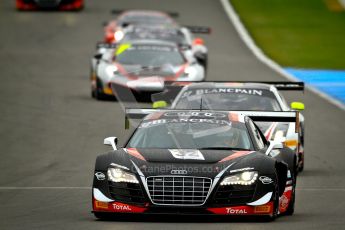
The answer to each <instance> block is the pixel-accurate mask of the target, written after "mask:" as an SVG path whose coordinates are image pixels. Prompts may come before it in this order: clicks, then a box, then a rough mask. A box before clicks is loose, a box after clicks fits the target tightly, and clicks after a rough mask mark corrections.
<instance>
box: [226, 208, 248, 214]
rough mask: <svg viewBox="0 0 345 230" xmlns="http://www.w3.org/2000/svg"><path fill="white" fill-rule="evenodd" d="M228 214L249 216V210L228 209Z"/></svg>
mask: <svg viewBox="0 0 345 230" xmlns="http://www.w3.org/2000/svg"><path fill="white" fill-rule="evenodd" d="M226 213H228V214H248V212H247V210H246V209H244V208H226Z"/></svg>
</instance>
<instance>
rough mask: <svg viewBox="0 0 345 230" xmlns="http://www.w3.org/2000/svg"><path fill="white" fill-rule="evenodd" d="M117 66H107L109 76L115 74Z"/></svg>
mask: <svg viewBox="0 0 345 230" xmlns="http://www.w3.org/2000/svg"><path fill="white" fill-rule="evenodd" d="M117 70H118V69H117V67H116V66H114V65H109V66H107V67H106V68H105V71H106V72H107V74H108V75H109V76H114V74H115V73H116V72H117Z"/></svg>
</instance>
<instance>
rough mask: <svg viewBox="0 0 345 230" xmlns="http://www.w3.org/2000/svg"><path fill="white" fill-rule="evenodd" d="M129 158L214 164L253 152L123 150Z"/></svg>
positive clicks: (153, 161) (160, 161) (148, 160)
mask: <svg viewBox="0 0 345 230" xmlns="http://www.w3.org/2000/svg"><path fill="white" fill-rule="evenodd" d="M124 151H125V152H127V154H128V155H129V156H130V157H131V158H133V157H134V158H137V159H140V160H143V161H146V162H149V163H197V164H214V163H221V162H225V161H229V160H232V159H235V158H238V157H241V156H245V155H248V154H250V153H252V152H253V151H231V150H197V149H136V148H128V149H124Z"/></svg>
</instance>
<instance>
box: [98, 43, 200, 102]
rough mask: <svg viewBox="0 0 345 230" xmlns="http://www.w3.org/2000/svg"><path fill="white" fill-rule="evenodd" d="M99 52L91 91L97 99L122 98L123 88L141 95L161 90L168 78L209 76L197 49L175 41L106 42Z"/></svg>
mask: <svg viewBox="0 0 345 230" xmlns="http://www.w3.org/2000/svg"><path fill="white" fill-rule="evenodd" d="M102 47H103V48H102ZM98 52H99V53H98V54H96V55H95V56H94V58H93V59H92V61H91V91H92V96H93V97H94V98H96V99H103V98H104V97H106V96H115V97H117V98H121V96H122V95H119V92H120V91H121V92H122V89H125V90H127V92H129V91H130V92H131V93H134V94H139V95H142V94H148V93H149V94H150V93H154V92H160V91H162V90H163V89H164V84H165V81H203V80H204V79H205V68H204V66H203V65H201V64H200V63H199V62H198V61H197V59H196V57H195V56H194V55H193V52H192V51H191V50H190V49H183V48H181V47H179V46H178V45H176V44H175V43H172V42H167V41H160V40H137V41H128V42H124V43H120V44H105V43H103V44H99V46H98Z"/></svg>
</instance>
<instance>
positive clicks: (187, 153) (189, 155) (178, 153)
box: [169, 149, 205, 160]
mask: <svg viewBox="0 0 345 230" xmlns="http://www.w3.org/2000/svg"><path fill="white" fill-rule="evenodd" d="M169 151H170V152H171V154H172V155H173V157H175V158H176V159H183V160H205V158H204V156H203V155H202V153H201V152H200V151H199V150H194V149H169Z"/></svg>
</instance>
